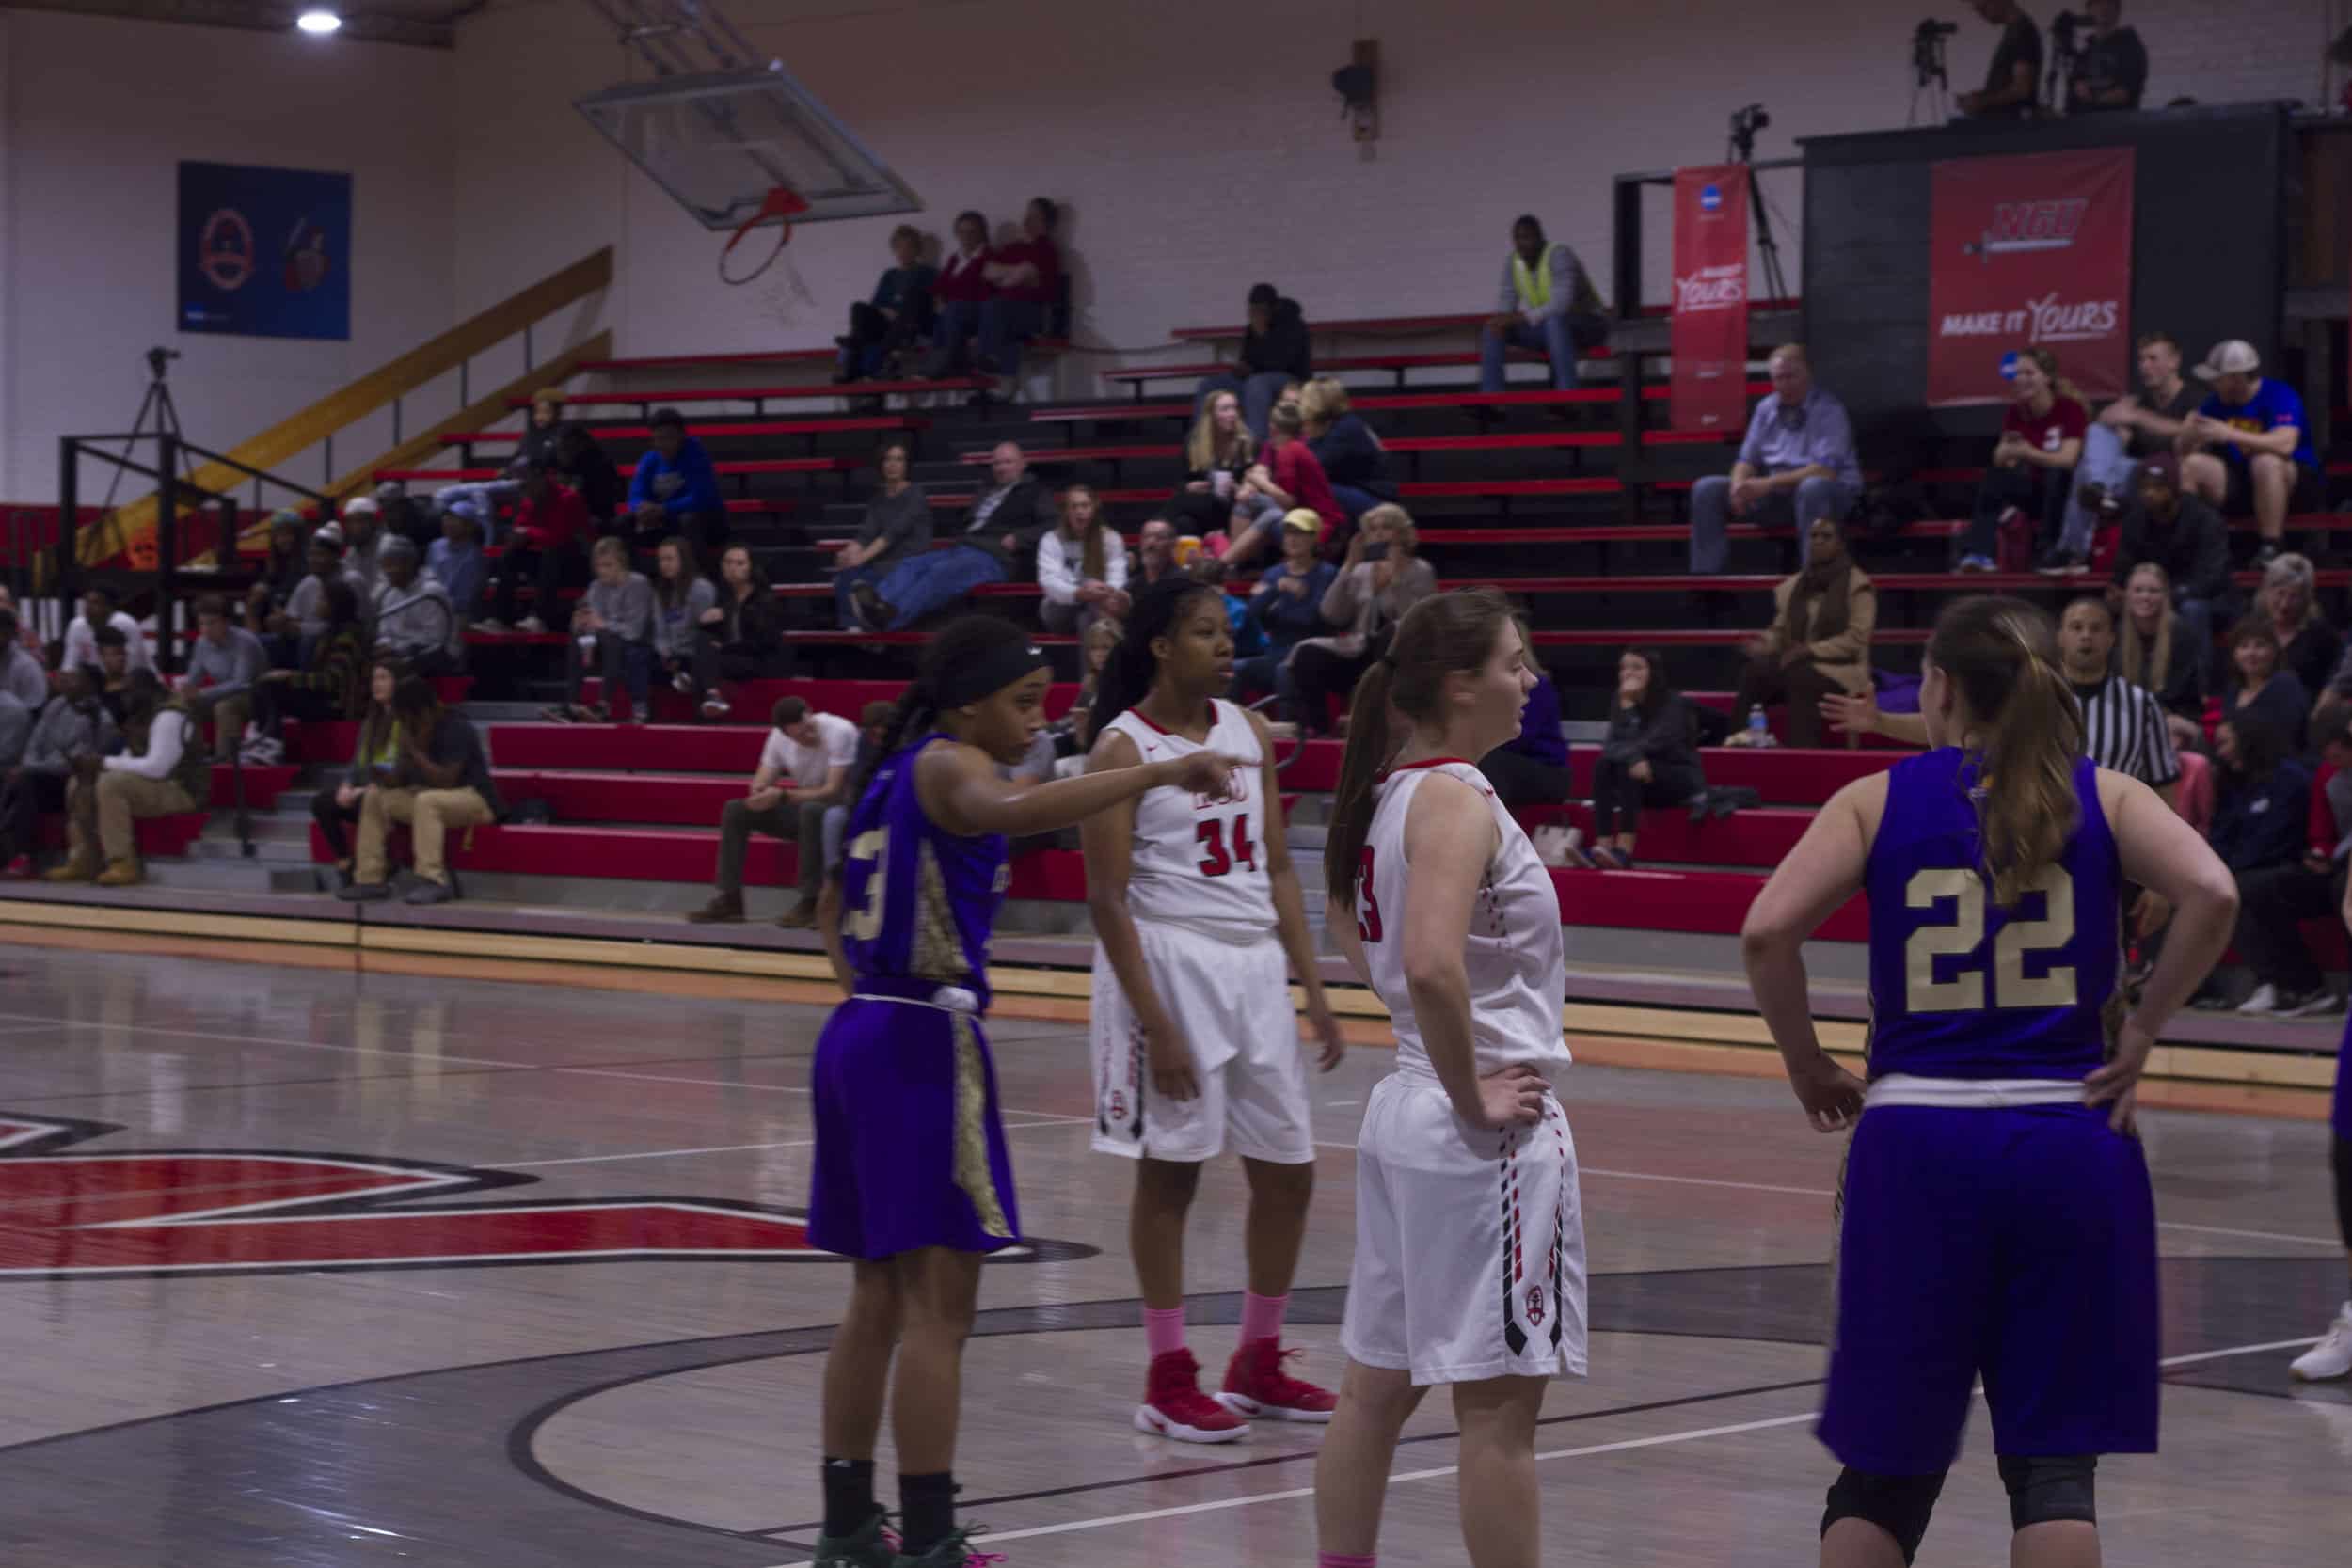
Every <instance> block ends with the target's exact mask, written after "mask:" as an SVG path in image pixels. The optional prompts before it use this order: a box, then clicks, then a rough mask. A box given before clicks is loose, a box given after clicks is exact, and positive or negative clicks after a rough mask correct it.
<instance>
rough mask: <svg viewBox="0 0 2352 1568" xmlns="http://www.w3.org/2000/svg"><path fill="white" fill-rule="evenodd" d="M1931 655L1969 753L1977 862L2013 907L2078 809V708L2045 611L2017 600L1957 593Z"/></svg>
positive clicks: (2001, 899) (2070, 828)
mask: <svg viewBox="0 0 2352 1568" xmlns="http://www.w3.org/2000/svg"><path fill="white" fill-rule="evenodd" d="M1928 658H1929V661H1930V662H1931V663H1932V664H1933V665H1934V666H1935V667H1936V668H1937V669H1938V670H1940V671H1942V672H1943V673H1944V677H1945V678H1946V679H1947V680H1948V681H1950V682H1951V683H1952V684H1953V686H1954V687H1955V688H1956V689H1958V690H1959V692H1960V696H1961V700H1962V701H1963V702H1964V703H1965V704H1966V705H1967V706H1968V718H1969V720H1970V721H1971V722H1972V723H1973V724H1974V725H1975V727H1976V728H1975V733H1976V735H1977V737H1978V738H1979V741H1980V742H1981V744H1980V746H1979V750H1978V752H1977V753H1976V756H1975V762H1976V765H1977V772H1976V777H1977V787H1976V788H1974V789H1973V790H1972V791H1971V792H1970V799H1971V800H1973V801H1974V802H1975V804H1976V809H1977V837H1978V843H1979V854H1980V856H1981V864H1980V865H1979V871H1980V872H1981V874H1982V875H1983V877H1984V879H1985V880H1986V882H1987V883H1989V884H1990V885H1991V887H1992V890H1993V902H1994V904H1995V905H1996V906H1998V907H2000V908H2002V909H2008V908H2010V907H2012V906H2014V905H2015V904H2016V902H2017V899H2018V897H2019V895H2022V894H2024V893H2025V892H2026V890H2027V889H2028V888H2031V887H2032V886H2033V885H2034V884H2035V883H2036V882H2038V881H2040V880H2041V879H2042V873H2043V872H2045V871H2047V870H2048V869H2049V868H2050V867H2051V866H2052V865H2053V864H2055V863H2057V861H2058V856H2059V854H2060V853H2062V852H2063V851H2064V850H2065V848H2066V841H2067V840H2068V839H2069V838H2070V837H2072V836H2073V835H2074V829H2075V826H2076V824H2077V822H2078V821H2079V820H2080V818H2081V816H2082V801H2081V800H2079V799H2078V798H2077V797H2076V795H2075V793H2074V763H2075V760H2076V759H2077V758H2079V757H2080V756H2081V755H2082V754H2083V715H2082V709H2081V708H2080V707H2079V706H2077V705H2076V704H2075V702H2074V692H2073V691H2072V690H2071V689H2069V688H2068V686H2067V684H2066V674H2065V672H2064V671H2063V670H2062V669H2061V668H2060V667H2059V663H2058V634H2057V632H2056V631H2055V630H2054V629H2053V628H2052V627H2051V625H2050V617H2049V616H2048V615H2047V614H2045V613H2043V612H2042V610H2040V609H2038V608H2036V607H2035V606H2033V605H2030V604H2027V603H2026V601H2025V600H2023V599H2011V598H1998V597H1993V596H1990V595H1988V596H1984V597H1979V598H1968V599H1961V600H1959V601H1957V602H1955V603H1954V604H1952V605H1950V606H1949V607H1947V609H1946V610H1945V611H1944V613H1943V614H1942V615H1940V616H1938V617H1936V622H1935V633H1934V635H1933V636H1932V637H1931V638H1930V639H1929V641H1928Z"/></svg>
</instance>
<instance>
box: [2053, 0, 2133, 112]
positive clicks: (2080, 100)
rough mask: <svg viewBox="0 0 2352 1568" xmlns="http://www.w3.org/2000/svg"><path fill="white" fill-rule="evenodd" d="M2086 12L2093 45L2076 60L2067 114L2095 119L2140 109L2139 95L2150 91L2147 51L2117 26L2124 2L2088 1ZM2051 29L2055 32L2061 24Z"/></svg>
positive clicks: (2128, 29) (2129, 34)
mask: <svg viewBox="0 0 2352 1568" xmlns="http://www.w3.org/2000/svg"><path fill="white" fill-rule="evenodd" d="M2083 9H2084V11H2085V12H2087V13H2088V14H2089V17H2090V42H2088V43H2086V44H2084V45H2083V50H2082V54H2081V55H2078V56H2077V57H2076V59H2075V62H2074V89H2073V91H2072V92H2070V93H2069V94H2068V96H2067V101H2066V112H2067V113H2068V114H2070V115H2093V114H2110V113H2114V112H2116V111H2119V110H2127V109H2137V108H2138V107H2139V95H2140V94H2141V93H2142V92H2144V91H2146V90H2147V87H2148V51H2147V48H2146V47H2145V46H2144V45H2142V44H2141V42H2140V41H2139V35H2138V34H2137V32H2135V31H2133V30H2132V29H2131V28H2129V27H2120V26H2118V25H2116V20H2117V18H2119V17H2121V16H2122V14H2123V0H2088V3H2087V4H2086V5H2085V6H2084V7H2083ZM2059 20H2060V21H2064V20H2066V18H2064V17H2061V18H2060V19H2059ZM2050 25H2051V28H2052V30H2053V31H2055V30H2056V29H2057V26H2058V23H2055V22H2054V23H2052V24H2050Z"/></svg>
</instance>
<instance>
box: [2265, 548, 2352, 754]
mask: <svg viewBox="0 0 2352 1568" xmlns="http://www.w3.org/2000/svg"><path fill="white" fill-rule="evenodd" d="M2256 594H2257V598H2258V602H2259V604H2260V605H2261V607H2262V608H2261V610H2259V611H2258V613H2261V614H2266V615H2268V616H2269V618H2270V629H2271V630H2272V631H2273V632H2274V633H2276V634H2277V636H2278V639H2279V662H2280V667H2281V668H2282V669H2287V670H2291V671H2293V672H2294V673H2295V678H2296V680H2298V681H2301V682H2302V683H2303V689H2304V690H2305V691H2306V692H2319V691H2323V690H2325V689H2327V687H2328V679H2329V677H2330V676H2332V675H2333V674H2334V673H2335V672H2336V661H2337V659H2338V657H2340V656H2341V655H2342V654H2343V652H2344V639H2343V638H2342V637H2340V636H2338V635H2337V633H2336V629H2335V627H2333V626H2329V625H2328V618H2327V617H2326V616H2325V615H2323V614H2321V613H2320V610H2319V574H2318V573H2317V572H2315V571H2313V570H2312V563H2311V560H2310V558H2309V557H2306V556H2303V555H2299V554H2297V553H2296V552H2295V551H2292V550H2290V551H2288V552H2287V553H2286V554H2284V555H2281V556H2279V557H2277V558H2275V559H2273V560H2272V562H2270V564H2269V565H2267V566H2265V567H2264V568H2263V580H2262V586H2261V588H2259V589H2258V590H2256ZM2289 733H2290V734H2299V733H2301V732H2300V731H2290V732H2289Z"/></svg>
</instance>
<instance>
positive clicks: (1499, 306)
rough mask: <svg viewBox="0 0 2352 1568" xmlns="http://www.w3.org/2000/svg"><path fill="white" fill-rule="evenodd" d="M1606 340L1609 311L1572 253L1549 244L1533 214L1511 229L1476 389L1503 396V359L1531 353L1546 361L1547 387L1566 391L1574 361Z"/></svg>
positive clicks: (1483, 339) (1573, 377) (1482, 345)
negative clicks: (1537, 352)
mask: <svg viewBox="0 0 2352 1568" xmlns="http://www.w3.org/2000/svg"><path fill="white" fill-rule="evenodd" d="M1607 341H1609V316H1608V311H1607V308H1606V307H1605V306H1603V305H1602V304H1601V302H1600V295H1599V293H1597V292H1596V291H1595V289H1594V288H1593V283H1592V279H1591V278H1590V277H1587V276H1586V275H1585V272H1584V263H1583V262H1581V261H1578V260H1577V259H1576V252H1575V251H1573V250H1570V249H1569V248H1568V247H1567V246H1566V245H1552V244H1549V243H1548V242H1547V241H1546V240H1545V239H1544V226H1543V225H1542V224H1541V223H1539V222H1537V221H1536V220H1535V219H1534V217H1533V216H1532V215H1529V216H1522V217H1521V218H1519V219H1518V222H1516V223H1514V224H1512V225H1511V254H1510V257H1509V258H1508V259H1507V260H1505V261H1504V262H1503V263H1502V292H1501V293H1499V294H1498V295H1497V297H1496V300H1495V313H1494V314H1493V315H1491V316H1489V317H1488V318H1486V331H1485V332H1484V333H1483V334H1482V335H1481V341H1480V345H1479V346H1480V349H1481V351H1482V354H1481V357H1482V361H1483V362H1482V365H1481V368H1480V370H1479V375H1478V389H1479V390H1480V391H1482V392H1500V391H1502V366H1503V359H1504V356H1506V355H1507V354H1508V353H1509V352H1510V351H1511V350H1512V349H1514V348H1529V349H1540V350H1541V351H1542V352H1543V353H1544V354H1546V355H1547V356H1549V357H1550V360H1551V384H1552V386H1553V387H1554V388H1558V389H1559V390H1561V391H1566V390H1567V389H1568V388H1572V387H1574V386H1575V385H1576V360H1577V356H1579V355H1580V354H1585V353H1589V352H1590V351H1592V350H1593V349H1596V348H1598V347H1599V346H1600V345H1601V344H1603V343H1605V342H1607Z"/></svg>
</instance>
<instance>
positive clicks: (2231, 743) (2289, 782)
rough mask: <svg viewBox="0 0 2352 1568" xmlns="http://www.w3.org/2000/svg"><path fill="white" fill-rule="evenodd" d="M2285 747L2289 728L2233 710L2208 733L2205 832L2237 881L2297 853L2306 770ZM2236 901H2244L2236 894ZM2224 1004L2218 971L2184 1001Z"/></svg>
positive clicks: (2305, 824)
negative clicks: (2212, 794)
mask: <svg viewBox="0 0 2352 1568" xmlns="http://www.w3.org/2000/svg"><path fill="white" fill-rule="evenodd" d="M2293 747H2294V740H2293V739H2292V738H2291V736H2290V732H2288V731H2285V730H2281V729H2280V728H2279V727H2278V726H2277V725H2275V724H2273V723H2271V722H2269V721H2268V720H2266V719H2264V718H2257V717H2255V716H2253V715H2252V714H2249V713H2236V714H2233V715H2232V716H2231V717H2229V718H2227V719H2224V720H2223V721H2221V727H2220V728H2219V729H2217V730H2216V731H2215V732H2214V737H2213V750H2214V761H2215V765H2216V767H2215V770H2216V772H2217V774H2218V775H2219V778H2218V782H2217V795H2216V799H2215V801H2214V813H2213V828H2212V831H2211V832H2209V833H2207V835H2206V837H2207V840H2208V841H2209V842H2210V843H2211V844H2212V845H2213V850H2214V853H2215V854H2217V855H2219V856H2220V857H2221V863H2222V864H2224V865H2226V866H2228V867H2229V868H2230V870H2231V872H2232V873H2233V875H2234V876H2235V877H2236V878H2237V879H2238V881H2239V884H2240V886H2241V887H2243V886H2244V884H2245V882H2246V880H2247V879H2248V878H2249V876H2251V875H2252V874H2254V873H2256V872H2260V871H2264V870H2267V869H2271V868H2273V867H2278V866H2292V865H2295V864H2296V863H2298V862H2299V861H2300V860H2301V859H2302V856H2303V851H2304V847H2305V834H2306V832H2308V831H2309V828H2310V822H2311V794H2312V775H2311V772H2310V770H2309V769H2307V768H2305V767H2304V766H2303V764H2302V763H2301V762H2300V761H2298V760H2296V757H2295V756H2294V754H2293ZM2239 907H2240V909H2241V910H2242V909H2243V908H2244V897H2243V895H2242V894H2241V895H2240V900H2239ZM2274 999H2275V998H2274ZM2249 1000H2251V998H2249ZM2230 1005H2231V1004H2230V1000H2229V996H2228V993H2227V991H2226V990H2224V989H2223V988H2222V986H2221V983H2220V981H2219V979H2218V977H2210V978H2208V979H2207V980H2206V981H2205V983H2204V985H2203V986H2202V987H2201V988H2200V989H2199V990H2198V992H2197V994H2196V995H2195V996H2194V997H2192V998H2190V1006H2196V1007H2201V1008H2205V1009H2208V1010H2212V1009H2216V1008H2222V1007H2227V1006H2230Z"/></svg>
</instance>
